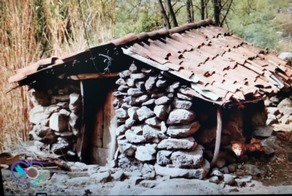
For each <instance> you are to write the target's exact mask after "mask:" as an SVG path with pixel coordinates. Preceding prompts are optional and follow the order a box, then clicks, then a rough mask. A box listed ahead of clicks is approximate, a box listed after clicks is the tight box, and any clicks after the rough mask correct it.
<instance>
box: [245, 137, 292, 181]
mask: <svg viewBox="0 0 292 196" xmlns="http://www.w3.org/2000/svg"><path fill="white" fill-rule="evenodd" d="M275 134H276V136H277V138H278V139H279V141H280V143H279V147H278V148H277V149H276V152H275V156H273V157H272V158H269V159H265V158H263V159H261V158H260V159H251V160H249V162H251V163H252V164H254V165H256V166H258V167H259V168H261V169H262V170H263V171H264V172H265V173H264V175H260V176H259V177H256V178H255V179H256V180H258V181H260V182H262V183H263V185H265V186H281V185H292V132H276V133H275Z"/></svg>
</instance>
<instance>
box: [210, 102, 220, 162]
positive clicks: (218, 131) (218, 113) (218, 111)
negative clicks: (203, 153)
mask: <svg viewBox="0 0 292 196" xmlns="http://www.w3.org/2000/svg"><path fill="white" fill-rule="evenodd" d="M221 133H222V109H221V106H219V105H218V106H217V128H216V140H215V149H214V154H213V160H212V162H211V165H212V166H213V165H214V164H215V163H216V161H217V159H218V155H219V151H220V144H221Z"/></svg>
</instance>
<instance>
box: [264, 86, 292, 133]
mask: <svg viewBox="0 0 292 196" xmlns="http://www.w3.org/2000/svg"><path fill="white" fill-rule="evenodd" d="M289 94H290V96H289ZM265 105H266V107H267V114H268V118H267V121H266V124H267V125H271V126H272V127H273V129H274V130H275V131H292V128H291V125H290V124H291V123H292V96H291V91H290V92H286V93H282V94H281V93H279V94H277V95H275V96H272V97H271V98H269V99H267V100H266V101H265Z"/></svg>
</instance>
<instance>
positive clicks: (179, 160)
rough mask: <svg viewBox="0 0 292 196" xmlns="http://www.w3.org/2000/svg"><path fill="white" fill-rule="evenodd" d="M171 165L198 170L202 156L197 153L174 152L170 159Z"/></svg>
mask: <svg viewBox="0 0 292 196" xmlns="http://www.w3.org/2000/svg"><path fill="white" fill-rule="evenodd" d="M170 159H171V161H172V164H173V165H174V166H175V167H179V168H199V167H200V166H201V165H202V163H203V160H204V159H203V154H201V153H197V151H191V152H187V151H176V152H173V153H172V154H171V157H170Z"/></svg>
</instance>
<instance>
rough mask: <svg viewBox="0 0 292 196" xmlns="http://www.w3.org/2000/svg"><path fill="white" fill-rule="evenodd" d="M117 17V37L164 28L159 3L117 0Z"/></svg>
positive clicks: (145, 0)
mask: <svg viewBox="0 0 292 196" xmlns="http://www.w3.org/2000/svg"><path fill="white" fill-rule="evenodd" d="M116 15H117V17H116V31H115V36H116V37H121V36H123V35H125V34H128V33H140V32H143V31H145V32H147V31H152V30H155V29H158V28H161V27H163V21H162V18H161V15H160V9H159V5H158V3H157V1H153V0H152V1H147V0H144V1H143V0H141V1H135V0H128V1H123V0H117V13H116Z"/></svg>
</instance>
